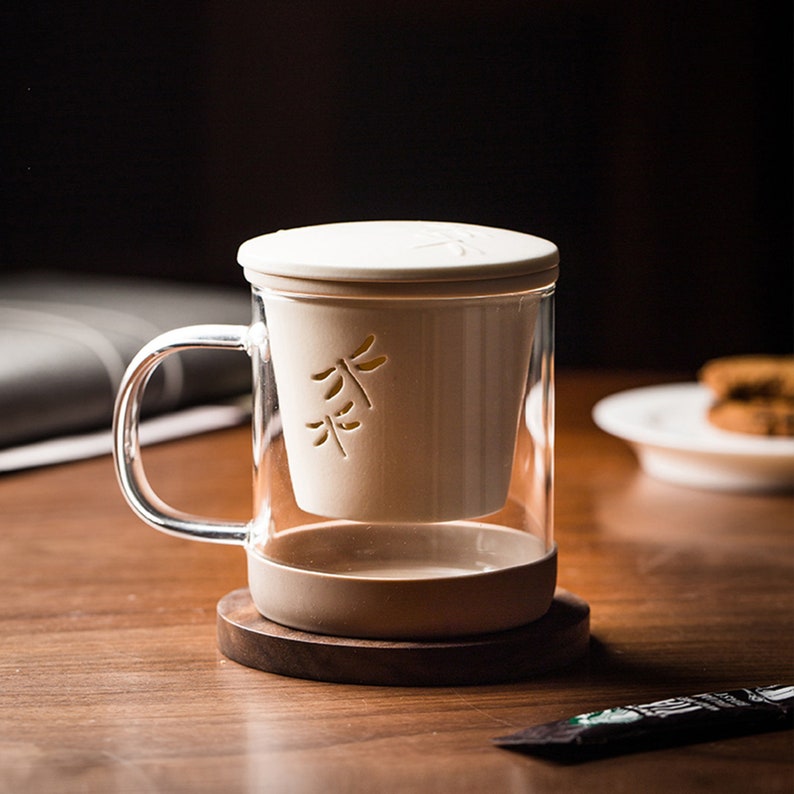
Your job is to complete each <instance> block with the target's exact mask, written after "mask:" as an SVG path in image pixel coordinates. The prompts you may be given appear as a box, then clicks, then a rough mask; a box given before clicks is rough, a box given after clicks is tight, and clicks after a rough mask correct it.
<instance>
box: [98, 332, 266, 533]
mask: <svg viewBox="0 0 794 794" xmlns="http://www.w3.org/2000/svg"><path fill="white" fill-rule="evenodd" d="M260 326H261V324H259V323H258V324H257V325H255V326H252V327H250V328H249V327H248V326H245V325H192V326H187V327H184V328H176V329H174V330H173V331H167V332H166V333H164V334H161V335H160V336H158V337H156V338H154V339H153V340H152V341H151V342H149V343H148V344H147V345H145V346H144V347H143V348H141V350H140V351H139V352H138V353H137V355H136V356H135V358H133V360H132V361H131V363H130V365H129V367H128V368H127V371H126V373H125V375H124V378H123V380H122V382H121V386H120V387H119V393H118V396H117V398H116V406H115V412H114V416H113V457H114V460H115V464H116V475H117V477H118V480H119V485H120V486H121V491H122V493H123V494H124V497H125V498H126V500H127V502H128V503H129V505H130V507H131V508H132V510H133V512H135V513H136V514H137V515H138V517H139V518H141V519H143V521H145V522H146V523H147V524H150V525H151V526H153V527H154V528H155V529H159V530H160V531H162V532H166V533H168V534H172V535H178V536H180V537H189V538H193V539H194V540H207V541H214V542H216V543H244V542H245V540H246V538H247V537H248V524H244V523H240V522H222V521H213V520H210V519H206V518H201V517H199V516H194V515H191V514H189V513H183V512H182V511H180V510H176V509H175V508H173V507H171V506H170V505H168V504H166V503H165V502H164V501H163V500H162V499H160V497H159V496H157V494H156V493H155V492H154V491H153V490H152V487H151V486H150V485H149V481H148V480H147V479H146V474H145V472H144V470H143V463H142V461H141V448H140V441H139V438H138V427H139V421H140V409H141V402H142V399H143V392H144V390H145V388H146V384H147V383H148V381H149V378H150V377H151V375H152V373H153V372H154V370H155V369H156V368H157V366H158V365H159V364H160V362H161V361H162V360H163V359H164V358H165V357H166V356H169V355H171V354H172V353H176V352H178V351H180V350H188V349H194V348H202V347H212V348H222V349H226V350H241V351H244V352H247V353H249V355H250V353H251V348H252V347H253V346H256V345H258V344H261V341H259V340H258V337H259V336H261V332H262V331H263V330H264V329H263V327H261V328H260Z"/></svg>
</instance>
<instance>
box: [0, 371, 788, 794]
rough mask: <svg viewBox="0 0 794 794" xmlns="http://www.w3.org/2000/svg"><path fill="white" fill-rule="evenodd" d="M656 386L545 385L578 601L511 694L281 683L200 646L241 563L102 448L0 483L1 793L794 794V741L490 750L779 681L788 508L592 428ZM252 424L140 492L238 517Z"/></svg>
mask: <svg viewBox="0 0 794 794" xmlns="http://www.w3.org/2000/svg"><path fill="white" fill-rule="evenodd" d="M660 380H664V379H663V378H660V377H659V376H650V377H649V376H641V375H632V374H606V373H601V374H580V373H569V374H565V373H562V374H559V375H558V383H557V398H558V400H557V406H558V408H557V415H558V427H557V481H556V482H557V501H556V511H557V519H556V539H557V541H558V544H559V550H560V573H559V584H560V585H561V586H562V587H564V588H566V589H568V590H571V591H572V592H574V593H576V594H578V595H580V596H581V597H583V598H584V599H586V600H587V601H588V602H589V603H590V606H591V609H592V617H591V629H592V636H593V640H592V647H591V650H590V653H589V655H588V657H587V658H586V659H585V660H583V661H581V662H579V663H577V664H575V665H573V666H572V667H570V668H569V669H565V670H560V671H556V672H553V673H551V674H546V675H544V676H542V677H540V678H536V679H534V680H529V681H526V682H523V683H517V684H510V685H494V686H476V687H447V688H425V689H422V688H414V689H412V688H388V687H364V686H349V685H340V684H326V683H320V682H315V681H304V680H298V679H290V678H283V677H279V676H276V675H273V674H269V673H264V672H260V671H257V670H253V669H249V668H246V667H243V666H240V665H238V664H236V663H235V662H232V661H229V660H227V659H225V658H224V657H223V656H222V655H221V654H220V653H219V652H218V650H217V646H216V638H215V608H216V603H217V601H218V599H219V598H221V597H222V596H223V595H224V594H226V593H227V592H229V591H230V590H233V589H236V588H238V587H241V586H243V585H244V584H245V564H244V552H243V551H242V549H240V548H235V547H228V546H217V545H212V544H204V543H197V542H191V541H188V540H181V539H176V538H172V537H170V536H166V535H163V534H160V533H158V532H156V531H155V530H153V529H150V528H149V527H147V526H145V525H143V524H142V523H140V522H139V520H138V519H137V518H135V517H134V516H133V514H132V513H131V512H130V511H129V509H128V508H127V506H126V505H125V503H124V502H123V500H122V497H121V495H120V493H119V490H118V488H117V486H116V482H115V478H114V473H113V470H112V465H111V461H110V458H109V457H103V458H97V459H94V460H89V461H83V462H78V463H72V464H65V465H60V466H54V467H51V468H44V469H40V470H35V471H30V472H23V473H17V474H9V475H5V476H3V477H2V478H0V517H1V518H0V520H1V521H2V525H1V526H0V792H2V794H5V793H6V792H13V793H14V794H16V792H28V791H29V792H50V791H55V792H116V791H125V792H126V791H129V792H172V791H176V792H179V791H190V792H198V791H212V792H215V791H217V792H236V791H266V792H309V791H311V792H314V791H318V792H319V791H322V792H329V791H343V792H348V791H351V792H357V791H362V792H364V791H366V792H390V791H410V792H421V791H432V792H448V791H449V792H458V793H460V792H524V791H532V792H569V791H586V792H588V794H593V793H594V792H622V791H627V792H665V794H669V793H670V792H690V791H715V792H716V791H719V792H732V791H736V792H748V791H763V792H791V791H794V764H793V763H792V761H794V745H793V744H792V732H791V731H781V732H777V733H768V734H764V735H756V736H747V737H740V738H732V739H725V740H721V741H713V742H705V743H700V744H695V745H690V746H686V747H680V748H674V749H663V750H654V751H650V752H642V753H636V754H632V755H626V756H620V757H614V758H608V759H601V760H597V761H590V762H588V763H584V764H577V765H572V766H563V765H558V764H555V763H553V762H550V761H544V760H538V759H534V758H531V757H529V756H524V755H520V754H516V753H512V752H508V751H506V750H502V749H498V748H496V747H494V746H492V745H491V743H490V739H491V738H492V737H494V736H499V735H504V734H506V733H509V732H512V731H514V730H517V729H519V728H521V727H524V726H527V725H531V724H534V723H538V722H545V721H549V720H555V719H559V718H563V717H567V716H571V715H573V714H577V713H581V712H585V711H592V710H598V709H603V708H608V707H610V706H616V705H621V704H626V703H642V702H648V701H652V700H656V699H661V698H665V697H669V696H673V695H677V694H693V693H698V692H704V691H711V690H724V689H729V688H735V687H744V686H757V685H763V684H771V683H790V682H792V681H794V669H793V668H794V599H793V596H794V500H792V498H791V496H786V495H777V496H749V495H738V494H723V493H714V492H707V491H697V490H691V489H687V488H682V487H675V486H672V485H666V484H663V483H660V482H656V481H653V480H651V479H648V478H647V477H646V476H645V475H643V474H642V473H641V472H640V471H639V470H638V468H637V464H636V461H635V459H634V457H633V455H632V453H631V452H630V450H629V449H628V448H627V447H626V446H625V445H624V444H623V443H622V442H620V441H618V440H616V439H614V438H611V437H609V436H607V435H606V434H604V433H601V432H600V431H599V430H597V429H596V428H595V426H594V425H593V424H592V421H591V419H590V409H591V407H592V405H593V404H594V403H595V402H596V400H597V399H599V398H600V397H602V396H604V395H606V394H608V393H611V392H614V391H617V390H620V389H622V388H625V387H628V386H634V385H640V384H643V383H648V382H652V381H660ZM249 448H250V442H249V432H248V429H247V428H236V429H233V430H228V431H223V432H217V433H212V434H207V435H204V436H201V437H196V438H192V439H185V440H181V441H178V442H171V443H168V444H163V445H161V446H158V447H152V448H149V449H147V450H145V451H144V460H145V462H146V466H147V471H148V473H149V476H150V479H151V480H152V482H153V484H154V485H155V487H156V488H157V489H158V490H159V492H160V493H161V495H162V496H164V497H165V498H166V499H167V500H169V501H170V502H171V503H173V504H175V505H176V506H178V507H183V508H185V509H190V510H192V511H194V512H198V513H203V514H206V515H216V516H226V517H230V518H239V519H246V518H248V511H249V503H250V494H249V481H250V475H249V470H248V462H247V461H248V457H249V454H250V453H249Z"/></svg>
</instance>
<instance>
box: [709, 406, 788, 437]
mask: <svg viewBox="0 0 794 794" xmlns="http://www.w3.org/2000/svg"><path fill="white" fill-rule="evenodd" d="M707 417H708V420H709V422H711V424H712V425H714V426H715V427H719V428H720V429H721V430H731V431H733V432H734V433H751V434H753V435H758V436H794V403H792V402H791V401H789V400H784V399H780V398H777V399H771V400H766V399H756V400H748V401H742V400H723V401H722V402H717V403H715V404H714V405H712V406H711V407H710V408H709V410H708V414H707Z"/></svg>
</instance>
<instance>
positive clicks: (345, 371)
mask: <svg viewBox="0 0 794 794" xmlns="http://www.w3.org/2000/svg"><path fill="white" fill-rule="evenodd" d="M374 344H375V334H369V335H368V336H367V338H366V339H365V340H364V341H363V342H362V343H361V344H360V345H359V346H358V347H357V348H356V349H355V350H354V351H353V352H352V353H351V354H350V355H349V356H342V357H341V358H339V359H338V360H337V361H336V363H335V364H334V365H333V366H330V367H328V368H327V369H324V370H323V371H322V372H317V373H315V374H313V375H312V376H311V379H312V380H313V381H315V382H317V383H326V382H327V386H328V388H327V389H326V391H325V393H324V395H323V399H324V400H325V401H326V402H327V403H330V402H333V401H334V400H335V399H336V398H337V397H339V396H340V395H342V393H343V390H344V392H345V395H349V393H350V392H351V391H352V392H353V394H354V395H355V397H354V399H347V400H346V402H344V403H343V404H342V406H341V407H340V408H338V409H337V410H335V411H331V412H329V413H326V414H325V415H324V416H323V418H322V419H320V420H319V421H315V422H307V423H306V427H307V428H309V429H310V430H312V431H320V432H319V435H318V436H317V438H316V439H315V441H314V446H315V447H319V446H322V445H323V444H325V443H326V441H329V440H333V441H334V442H335V444H336V446H337V447H338V448H339V451H340V452H341V453H342V455H343V457H345V458H346V457H347V450H346V449H345V445H344V444H343V443H342V438H341V435H340V434H341V433H349V432H352V431H354V430H358V429H359V428H360V427H361V421H360V420H359V419H355V418H353V417H352V416H351V413H352V412H353V409H354V408H355V407H356V402H357V401H361V402H363V403H364V405H365V406H366V407H367V408H372V399H371V397H370V395H369V393H368V392H367V389H366V388H365V386H364V383H363V381H362V376H366V375H367V374H368V373H371V372H374V371H375V370H376V369H379V368H380V367H382V366H383V365H384V364H385V363H386V362H387V361H388V357H387V356H384V355H376V356H374V357H373V358H366V355H367V353H368V352H369V351H370V349H371V348H372V346H373V345H374ZM345 387H347V388H345ZM343 396H344V395H343Z"/></svg>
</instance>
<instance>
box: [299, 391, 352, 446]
mask: <svg viewBox="0 0 794 794" xmlns="http://www.w3.org/2000/svg"><path fill="white" fill-rule="evenodd" d="M352 410H353V401H352V400H351V401H349V402H347V403H346V404H345V405H343V406H342V407H341V408H340V409H339V410H338V411H335V412H334V414H333V416H330V415H328V414H326V415H325V416H324V417H323V418H322V419H321V420H320V421H319V422H307V423H306V427H308V428H309V429H310V430H319V431H320V433H319V435H318V436H317V438H316V439H315V441H314V446H315V447H319V446H322V445H323V444H325V442H326V441H328V440H329V439H332V440H333V441H334V442H335V443H336V445H337V447H339V451H340V452H341V453H342V455H343V457H345V458H346V457H347V450H346V449H345V445H344V444H343V443H342V439H341V437H340V435H339V434H340V432H342V433H349V432H351V431H352V430H357V429H358V428H359V427H361V422H359V421H358V420H355V419H353V420H350V421H348V420H346V417H347V415H348V414H349V413H350V412H351V411H352Z"/></svg>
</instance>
